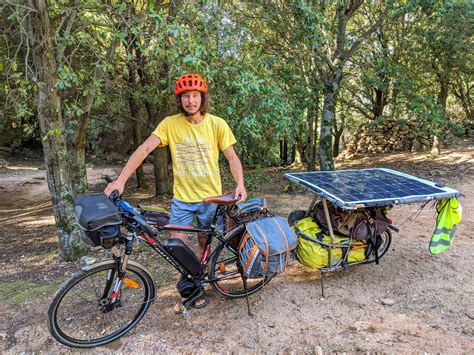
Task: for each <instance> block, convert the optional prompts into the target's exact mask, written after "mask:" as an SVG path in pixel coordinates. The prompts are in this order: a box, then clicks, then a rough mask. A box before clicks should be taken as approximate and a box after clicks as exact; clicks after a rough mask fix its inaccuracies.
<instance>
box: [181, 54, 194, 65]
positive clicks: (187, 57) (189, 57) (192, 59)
mask: <svg viewBox="0 0 474 355" xmlns="http://www.w3.org/2000/svg"><path fill="white" fill-rule="evenodd" d="M190 62H194V58H193V57H191V56H189V55H187V56H186V57H184V58H183V63H184V64H186V63H190Z"/></svg>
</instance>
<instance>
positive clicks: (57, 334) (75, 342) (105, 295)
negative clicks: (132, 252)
mask: <svg viewBox="0 0 474 355" xmlns="http://www.w3.org/2000/svg"><path fill="white" fill-rule="evenodd" d="M116 278H117V268H116V265H115V262H114V261H110V262H108V263H105V264H98V265H97V266H94V267H92V268H91V269H89V270H83V271H81V272H78V273H77V274H75V275H74V276H73V277H72V278H71V279H69V280H68V281H66V282H65V283H64V284H63V285H62V287H61V288H60V289H59V290H58V292H57V293H56V295H55V296H54V298H53V301H52V302H51V305H50V306H49V310H48V327H49V330H50V332H51V334H52V335H53V337H54V338H55V339H56V340H58V341H59V342H61V343H63V344H65V345H67V346H71V347H78V348H92V347H95V346H100V345H104V344H107V343H110V342H112V341H114V340H116V339H118V338H119V337H121V336H122V335H124V334H125V333H127V332H128V331H129V330H131V329H132V328H133V327H135V326H136V325H137V323H138V322H139V321H140V320H141V319H142V318H143V316H144V315H145V313H146V311H147V310H148V308H149V307H150V304H151V302H152V301H153V299H154V297H155V286H154V283H153V280H152V279H151V277H150V276H149V274H148V273H147V272H146V271H145V270H143V269H141V268H140V267H139V266H137V265H132V264H130V263H129V265H128V266H127V273H126V275H125V279H124V282H123V284H122V286H121V292H120V294H119V296H118V301H117V302H116V303H115V304H114V306H113V307H110V299H111V296H112V292H113V290H112V289H113V284H114V281H115V280H116Z"/></svg>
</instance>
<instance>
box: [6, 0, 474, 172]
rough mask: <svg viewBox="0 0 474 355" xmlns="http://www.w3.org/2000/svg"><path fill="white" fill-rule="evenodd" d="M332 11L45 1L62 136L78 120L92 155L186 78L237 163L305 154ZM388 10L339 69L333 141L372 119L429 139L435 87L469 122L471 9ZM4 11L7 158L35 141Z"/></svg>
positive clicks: (426, 3) (10, 19) (16, 40)
mask: <svg viewBox="0 0 474 355" xmlns="http://www.w3.org/2000/svg"><path fill="white" fill-rule="evenodd" d="M344 4H346V3H345V2H313V1H287V2H267V1H257V2H253V3H245V2H236V3H232V4H228V3H225V2H217V1H205V2H198V3H188V2H177V3H174V2H160V3H156V2H152V3H149V2H140V1H127V2H117V1H112V2H105V3H104V2H97V1H93V0H87V1H82V2H79V3H78V4H76V6H71V4H70V3H69V2H65V1H51V2H49V12H50V17H51V19H52V26H53V28H52V34H53V37H52V40H53V43H54V46H55V48H56V51H55V53H54V57H55V58H56V61H57V63H58V71H57V82H56V88H57V89H58V90H59V93H60V95H61V100H62V106H61V109H62V111H63V116H64V117H65V119H66V120H67V125H66V127H67V134H68V135H69V136H73V135H74V134H75V133H76V132H77V130H78V129H79V127H80V122H81V120H82V119H83V118H84V117H85V116H87V115H90V116H88V117H90V124H89V125H88V131H87V137H88V138H87V139H88V141H89V142H90V144H91V145H92V146H95V145H97V144H98V143H100V140H101V139H102V137H104V135H107V131H108V130H109V131H112V130H113V129H116V128H117V127H123V126H125V127H128V126H130V121H129V116H130V112H129V110H130V108H129V105H128V102H127V100H128V98H129V97H132V98H134V99H135V100H136V101H137V102H139V103H140V105H142V104H143V103H146V102H149V103H151V104H154V105H156V107H158V108H159V109H160V110H161V111H162V112H161V113H160V114H162V113H172V112H173V111H174V110H175V108H174V102H173V101H174V100H173V95H172V89H173V85H174V81H175V79H176V78H177V77H178V76H180V75H181V74H183V73H185V72H199V73H201V74H203V75H204V76H205V77H206V78H207V79H208V82H209V86H210V92H211V97H212V101H211V104H212V112H213V113H215V114H217V115H219V116H221V117H224V118H225V119H226V120H227V121H228V122H229V124H230V126H231V128H232V129H233V131H234V133H235V135H236V138H237V141H238V144H237V150H238V153H239V154H240V155H241V156H242V158H243V160H244V162H245V163H246V164H249V165H256V164H260V165H271V164H277V163H278V161H279V142H280V141H281V140H282V139H283V138H285V139H286V141H287V142H288V144H289V146H290V147H292V146H294V144H295V143H296V142H297V141H298V140H299V141H302V142H306V140H307V131H308V114H311V113H313V112H317V117H316V119H317V122H318V124H319V121H320V118H321V112H322V103H323V102H322V101H323V100H322V99H321V95H322V91H323V90H324V88H325V86H324V80H325V78H324V77H323V74H324V73H325V72H327V71H328V67H327V63H325V61H324V60H323V59H322V58H324V56H322V54H321V53H324V54H328V53H332V52H331V51H332V50H333V49H334V48H333V46H334V44H335V43H336V42H337V39H338V37H337V35H338V29H337V21H336V20H337V16H339V15H338V13H339V12H338V9H339V7H340V6H343V5H344ZM346 5H347V4H346ZM385 5H386V4H385V3H384V2H380V3H373V2H371V3H364V4H363V5H362V6H361V7H360V8H358V9H357V11H356V12H355V14H354V16H353V17H352V18H351V19H350V21H349V22H348V23H347V30H346V32H347V33H346V36H345V37H344V38H343V41H344V46H343V47H344V48H349V46H350V45H352V44H353V43H354V41H355V40H356V38H357V36H358V35H360V33H361V29H364V28H367V27H368V26H370V25H371V24H372V23H374V19H376V18H377V17H378V16H379V15H380V14H381V13H382V12H383V11H384V9H385V8H386V6H385ZM394 8H396V9H397V10H396V11H395V12H393V13H390V15H389V16H388V17H387V19H386V20H385V21H384V22H383V23H381V24H380V25H379V26H378V27H377V30H376V31H375V32H374V34H373V35H372V36H371V37H370V38H368V39H367V40H366V41H365V42H363V43H362V44H361V47H360V50H359V51H357V52H356V53H355V54H354V56H353V57H352V58H351V60H350V61H348V62H347V63H346V64H345V67H344V73H345V74H344V77H343V80H342V82H341V83H340V87H341V90H340V91H339V97H338V101H337V111H338V113H337V115H336V118H337V119H338V122H340V120H339V118H338V115H342V114H343V115H344V118H345V129H346V131H351V130H353V129H355V128H357V126H359V125H360V124H365V123H367V122H369V121H375V122H378V120H379V119H382V120H383V119H385V118H391V119H393V118H395V119H398V120H400V122H404V121H406V120H408V119H410V118H416V119H418V120H420V121H421V122H422V123H423V127H425V128H428V127H429V130H430V131H431V132H432V133H436V132H439V131H440V130H441V129H444V128H446V127H448V126H450V125H452V122H451V121H452V120H451V118H450V117H449V115H448V113H447V112H449V110H446V109H445V108H443V107H441V108H440V97H439V95H440V83H441V82H443V81H444V82H447V83H448V86H449V90H448V101H447V102H448V105H451V106H452V105H457V102H459V103H461V104H462V105H464V106H463V107H464V108H465V110H466V112H469V105H470V102H472V98H471V95H472V94H471V93H470V91H468V90H467V89H464V91H463V92H462V95H461V91H460V90H461V89H462V88H469V87H470V86H472V64H471V63H472V62H473V60H472V35H473V28H474V26H473V21H474V20H473V18H474V16H473V15H474V13H473V11H474V10H473V6H472V4H471V3H470V2H469V1H467V0H459V1H458V0H456V1H454V0H450V1H440V0H408V1H401V0H399V1H395V2H394ZM5 10H6V16H5V17H4V19H2V20H1V21H3V22H2V25H4V26H3V27H4V28H5V33H4V36H2V37H0V131H1V132H2V139H3V140H0V143H1V144H9V145H12V144H16V145H21V144H22V142H24V140H28V139H41V138H43V137H42V136H41V135H40V134H39V127H38V125H37V120H36V108H35V103H34V96H35V93H36V92H37V87H36V86H35V84H34V80H33V78H34V70H33V69H34V68H33V67H32V64H31V62H29V58H27V57H26V56H27V55H29V54H31V48H29V47H27V46H26V37H25V36H24V34H22V32H21V24H22V21H23V19H24V17H25V14H26V13H25V11H26V10H25V8H22V7H19V6H13V5H11V6H7V7H5ZM346 54H347V53H341V54H340V55H341V56H344V55H346ZM330 59H331V58H330ZM137 69H140V70H141V72H140V73H141V74H140V75H144V76H146V80H142V79H143V78H142V77H139V76H138V74H139V72H138V71H137ZM130 78H132V79H130ZM130 80H134V82H135V84H136V85H134V86H130ZM454 85H457V86H456V87H458V88H459V90H458V95H457V96H456V100H454V97H453V93H454V90H453V88H454ZM462 85H464V86H462ZM471 91H472V90H471ZM441 101H442V100H441ZM466 105H467V106H466ZM441 106H443V105H441ZM141 110H142V111H144V107H143V106H141ZM471 111H472V108H471ZM467 114H468V113H467ZM338 124H340V123H338ZM143 125H144V127H145V129H144V132H146V133H148V132H151V130H152V129H153V128H154V127H153V126H154V125H153V123H152V122H147V123H146V124H145V123H144V124H143ZM318 127H319V126H318ZM4 132H7V133H4ZM47 134H50V133H47ZM43 136H44V134H43Z"/></svg>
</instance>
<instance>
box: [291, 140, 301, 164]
mask: <svg viewBox="0 0 474 355" xmlns="http://www.w3.org/2000/svg"><path fill="white" fill-rule="evenodd" d="M302 157H303V142H302V141H301V140H300V139H298V140H297V141H296V147H295V158H294V160H293V166H295V167H300V166H302V165H303V159H302Z"/></svg>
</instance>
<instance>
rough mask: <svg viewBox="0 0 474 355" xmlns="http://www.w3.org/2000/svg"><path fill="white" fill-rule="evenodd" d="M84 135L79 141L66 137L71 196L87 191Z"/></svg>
mask: <svg viewBox="0 0 474 355" xmlns="http://www.w3.org/2000/svg"><path fill="white" fill-rule="evenodd" d="M85 145H86V141H85V136H84V137H82V139H81V140H80V141H79V142H73V141H72V140H71V139H70V137H68V139H67V155H68V163H69V173H70V175H71V187H72V192H73V196H77V195H79V194H84V193H86V192H87V169H86V147H85Z"/></svg>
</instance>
